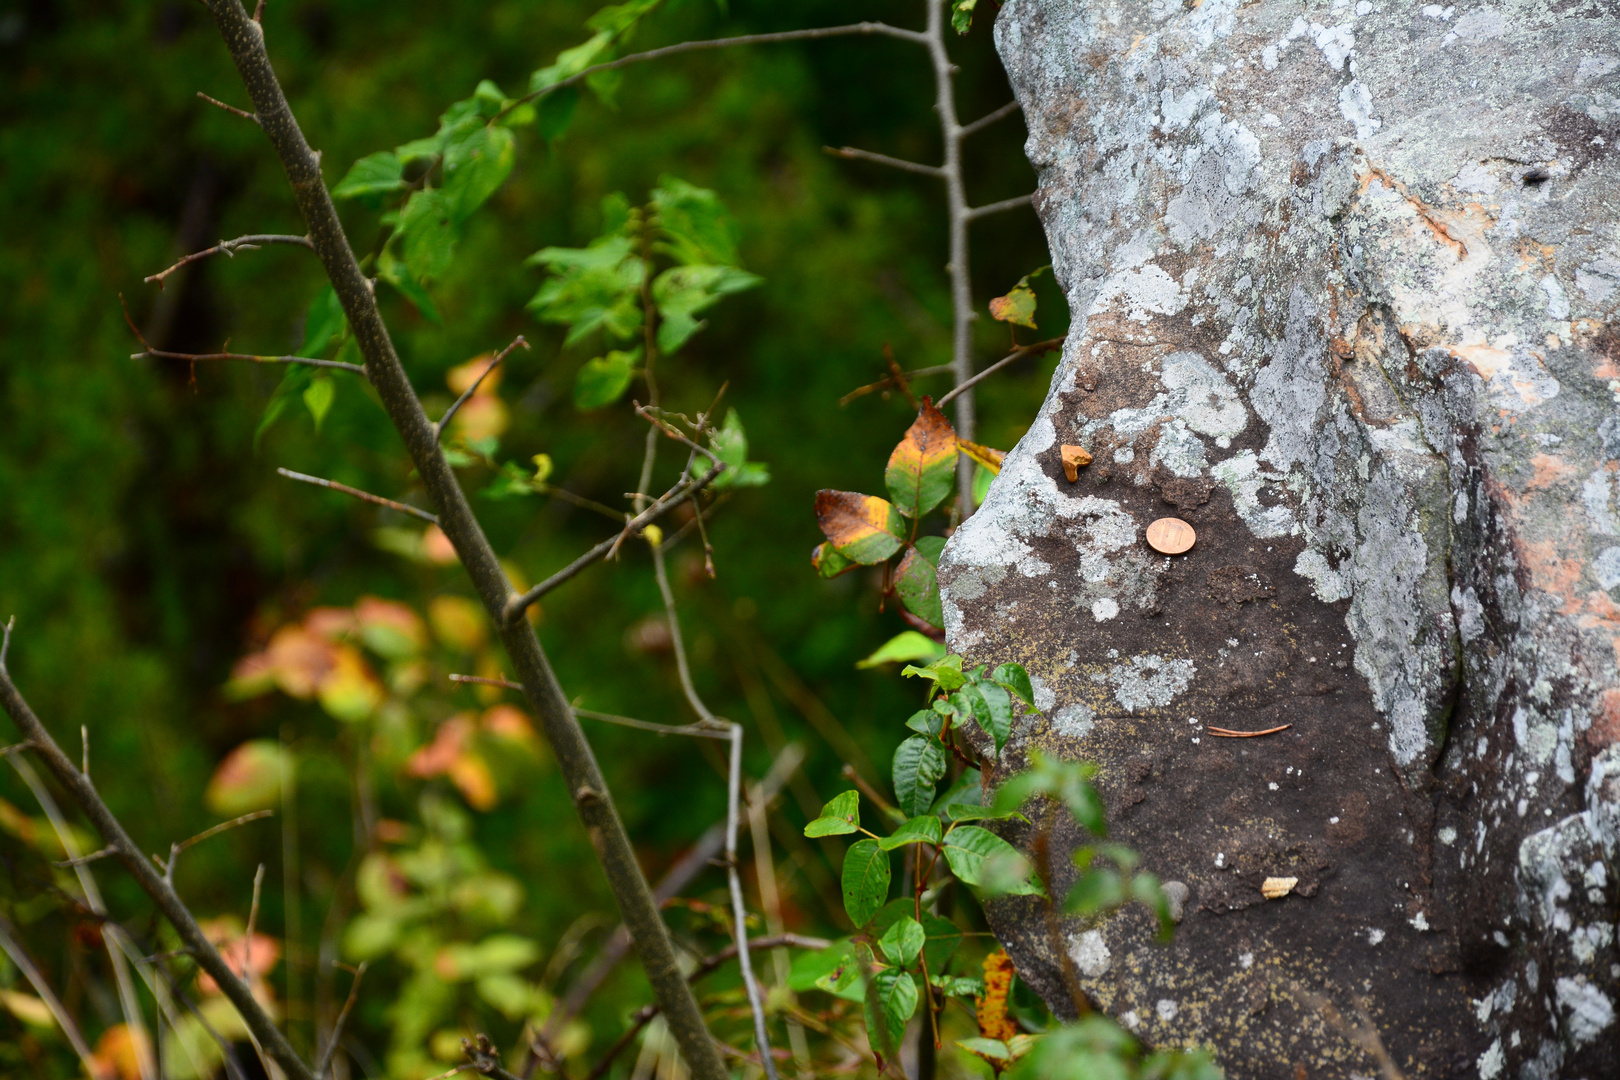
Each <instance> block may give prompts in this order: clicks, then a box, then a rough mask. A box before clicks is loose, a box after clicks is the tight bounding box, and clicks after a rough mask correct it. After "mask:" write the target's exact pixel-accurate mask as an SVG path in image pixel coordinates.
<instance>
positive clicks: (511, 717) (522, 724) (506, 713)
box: [483, 705, 534, 743]
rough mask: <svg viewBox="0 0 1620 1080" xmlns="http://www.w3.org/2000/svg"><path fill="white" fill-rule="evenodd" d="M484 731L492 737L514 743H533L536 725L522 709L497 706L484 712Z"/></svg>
mask: <svg viewBox="0 0 1620 1080" xmlns="http://www.w3.org/2000/svg"><path fill="white" fill-rule="evenodd" d="M483 722H484V730H485V731H487V732H489V733H490V734H491V735H495V736H498V737H500V738H502V739H510V740H512V741H513V742H522V743H527V742H533V741H534V725H533V724H531V723H529V718H528V716H526V715H525V714H524V712H523V710H522V709H519V708H518V707H517V706H515V705H496V706H494V707H493V708H490V709H486V710H484V721H483Z"/></svg>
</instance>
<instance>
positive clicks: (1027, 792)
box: [996, 750, 1108, 836]
mask: <svg viewBox="0 0 1620 1080" xmlns="http://www.w3.org/2000/svg"><path fill="white" fill-rule="evenodd" d="M1029 758H1030V763H1031V767H1030V768H1029V769H1027V770H1025V771H1024V772H1021V773H1019V774H1018V775H1016V776H1014V777H1012V778H1011V779H1009V780H1007V781H1006V783H1004V784H1002V785H1001V787H1000V788H999V789H998V790H997V792H996V808H997V809H999V810H1016V809H1018V808H1019V807H1021V806H1023V805H1024V803H1026V802H1028V801H1029V800H1030V799H1032V798H1034V797H1035V796H1037V795H1045V796H1048V797H1050V798H1053V799H1056V800H1057V801H1058V802H1060V803H1062V804H1063V805H1064V806H1065V807H1067V808H1068V810H1069V813H1071V814H1073V815H1074V819H1075V820H1076V821H1078V822H1079V823H1080V824H1081V825H1083V826H1085V827H1086V828H1087V829H1088V830H1090V831H1091V832H1092V833H1093V834H1094V835H1096V836H1106V835H1107V834H1108V819H1107V815H1106V813H1105V812H1104V810H1103V804H1102V798H1101V796H1099V795H1098V794H1097V789H1096V788H1095V787H1093V786H1092V784H1091V777H1092V776H1094V775H1096V772H1097V767H1096V766H1095V765H1093V764H1091V763H1090V762H1085V761H1062V760H1059V759H1055V758H1052V757H1048V756H1047V755H1045V754H1043V753H1041V752H1040V751H1039V750H1031V751H1030V755H1029Z"/></svg>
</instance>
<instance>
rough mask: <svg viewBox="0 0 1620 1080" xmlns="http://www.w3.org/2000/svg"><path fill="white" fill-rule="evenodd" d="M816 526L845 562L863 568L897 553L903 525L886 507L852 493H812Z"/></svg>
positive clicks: (881, 501)
mask: <svg viewBox="0 0 1620 1080" xmlns="http://www.w3.org/2000/svg"><path fill="white" fill-rule="evenodd" d="M816 524H818V525H820V526H821V531H822V532H823V533H825V534H826V536H827V539H828V540H830V541H831V542H832V546H833V547H835V548H837V549H838V553H839V554H840V555H842V556H844V557H845V558H846V559H850V560H851V561H853V562H858V563H860V564H862V565H863V566H870V565H871V564H873V563H880V562H882V561H883V560H884V559H887V558H888V557H889V556H890V555H893V554H894V553H895V552H896V551H899V550H900V538H901V537H902V536H903V535H904V534H905V523H904V522H903V521H901V520H900V515H899V513H898V512H896V510H895V508H894V507H893V506H891V505H890V504H889V503H886V502H884V501H883V500H882V499H880V498H878V497H877V496H876V495H862V494H859V493H858V492H854V491H830V490H822V491H818V492H816Z"/></svg>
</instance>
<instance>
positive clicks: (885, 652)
mask: <svg viewBox="0 0 1620 1080" xmlns="http://www.w3.org/2000/svg"><path fill="white" fill-rule="evenodd" d="M944 655H945V646H944V645H942V644H940V643H939V642H937V641H935V640H934V639H933V638H931V637H929V636H928V635H927V634H923V633H919V632H918V631H916V630H902V631H901V632H900V633H898V634H896V635H895V636H894V637H892V638H890V639H889V640H888V641H885V642H884V643H883V644H882V645H879V646H878V647H877V649H876V650H874V651H873V653H872V654H871V655H870V656H868V657H867V658H866V659H864V660H857V661H855V666H856V667H858V668H871V667H877V666H878V665H879V664H896V663H899V662H900V661H902V660H938V659H939V658H940V657H941V656H944Z"/></svg>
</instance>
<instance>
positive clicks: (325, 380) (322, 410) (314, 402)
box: [304, 371, 337, 432]
mask: <svg viewBox="0 0 1620 1080" xmlns="http://www.w3.org/2000/svg"><path fill="white" fill-rule="evenodd" d="M336 394H337V384H336V382H335V381H334V380H333V378H332V376H330V375H328V374H326V372H324V371H323V372H320V373H319V374H317V375H316V376H315V377H314V379H312V380H311V381H310V384H309V386H308V387H306V388H305V390H304V407H305V408H307V409H308V410H309V415H310V416H312V417H313V418H314V419H315V430H316V431H317V432H318V431H320V430H321V423H322V422H323V421H325V419H326V414H327V413H328V412H329V411H331V408H332V398H333V397H334V396H336Z"/></svg>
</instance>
